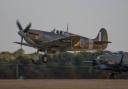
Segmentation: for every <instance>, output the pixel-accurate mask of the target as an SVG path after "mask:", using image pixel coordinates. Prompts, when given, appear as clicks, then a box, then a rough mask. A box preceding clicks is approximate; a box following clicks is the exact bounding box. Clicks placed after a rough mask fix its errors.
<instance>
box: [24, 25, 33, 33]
mask: <svg viewBox="0 0 128 89" xmlns="http://www.w3.org/2000/svg"><path fill="white" fill-rule="evenodd" d="M31 25H32V24H31V23H29V24H28V25H27V27H26V28H25V29H24V32H27V31H28V30H30V27H31Z"/></svg>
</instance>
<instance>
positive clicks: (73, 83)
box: [0, 79, 128, 89]
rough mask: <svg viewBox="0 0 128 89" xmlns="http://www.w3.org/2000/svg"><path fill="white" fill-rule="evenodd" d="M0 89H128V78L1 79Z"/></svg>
mask: <svg viewBox="0 0 128 89" xmlns="http://www.w3.org/2000/svg"><path fill="white" fill-rule="evenodd" d="M0 89H128V80H107V79H106V80H103V79H101V80H100V79H98V80H93V79H90V80H86V79H80V80H78V79H42V80H0Z"/></svg>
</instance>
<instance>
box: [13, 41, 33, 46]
mask: <svg viewBox="0 0 128 89" xmlns="http://www.w3.org/2000/svg"><path fill="white" fill-rule="evenodd" d="M13 43H16V44H20V45H21V44H22V45H24V46H28V47H33V46H31V45H30V44H27V43H21V42H13Z"/></svg>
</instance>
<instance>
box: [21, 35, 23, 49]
mask: <svg viewBox="0 0 128 89" xmlns="http://www.w3.org/2000/svg"><path fill="white" fill-rule="evenodd" d="M22 43H23V37H21V49H22Z"/></svg>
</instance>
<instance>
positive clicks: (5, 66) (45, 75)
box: [0, 49, 110, 79]
mask: <svg viewBox="0 0 128 89" xmlns="http://www.w3.org/2000/svg"><path fill="white" fill-rule="evenodd" d="M108 52H109V51H105V52H96V53H89V52H77V53H70V52H63V53H58V54H53V55H50V57H49V61H48V63H46V64H45V63H42V64H40V63H39V64H33V63H32V59H33V58H35V57H37V54H36V52H35V53H31V54H24V50H23V49H18V50H17V51H15V52H14V53H10V52H1V53H0V79H17V78H24V79H49V78H50V79H56V78H57V79H94V78H101V74H103V73H104V72H103V71H99V70H93V69H92V64H91V63H85V62H84V61H91V60H93V59H95V58H96V57H97V56H99V55H101V54H104V53H108ZM109 53H110V52H109Z"/></svg>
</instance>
